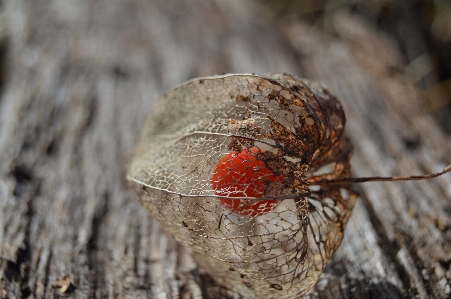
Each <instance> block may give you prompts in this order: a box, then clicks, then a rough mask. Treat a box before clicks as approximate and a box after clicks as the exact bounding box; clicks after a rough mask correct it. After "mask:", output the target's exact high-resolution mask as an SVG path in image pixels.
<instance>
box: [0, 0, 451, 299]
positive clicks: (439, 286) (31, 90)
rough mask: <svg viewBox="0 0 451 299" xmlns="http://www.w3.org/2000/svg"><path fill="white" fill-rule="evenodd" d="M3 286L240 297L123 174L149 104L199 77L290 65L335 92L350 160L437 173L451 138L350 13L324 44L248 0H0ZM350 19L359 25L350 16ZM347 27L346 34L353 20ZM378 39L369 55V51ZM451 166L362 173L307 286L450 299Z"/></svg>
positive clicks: (362, 169) (14, 293) (326, 291)
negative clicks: (337, 235) (323, 265)
mask: <svg viewBox="0 0 451 299" xmlns="http://www.w3.org/2000/svg"><path fill="white" fill-rule="evenodd" d="M3 9H4V12H3V13H4V15H7V16H9V17H8V18H6V19H5V30H6V32H7V34H8V40H7V49H8V59H7V63H6V67H7V70H5V71H3V70H2V72H5V73H6V74H7V75H6V78H5V82H4V83H3V86H4V88H3V90H2V94H1V98H0V123H1V125H0V152H1V153H2V154H1V155H0V197H1V200H0V204H1V207H0V227H1V229H0V256H1V261H0V294H2V296H4V297H6V298H31V297H39V298H53V297H55V296H57V295H58V294H59V292H60V289H59V288H53V287H52V283H53V282H55V281H57V280H61V275H62V273H67V274H69V277H70V278H71V280H72V285H73V286H74V287H73V288H71V289H69V290H68V292H67V294H68V296H69V297H71V298H107V297H108V298H110V297H111V298H239V297H240V296H239V295H238V294H235V293H233V292H232V291H230V290H228V289H227V288H224V287H222V286H219V285H217V284H216V283H215V282H214V281H213V280H212V279H211V278H210V277H208V276H206V275H204V274H202V273H201V272H200V270H198V269H197V268H196V265H195V264H194V262H193V261H192V259H191V257H190V255H189V253H188V252H187V251H186V250H185V249H184V248H182V247H180V246H179V245H177V243H176V242H175V241H174V240H173V239H171V238H170V237H168V236H166V235H165V234H164V233H163V232H162V231H161V229H160V227H159V226H158V224H157V223H156V222H155V221H153V220H152V219H151V218H150V217H149V216H148V215H147V213H146V212H145V211H144V209H142V208H141V206H140V205H139V203H138V201H137V200H136V199H135V198H134V197H133V195H132V193H131V192H130V190H129V189H128V187H127V184H126V181H125V165H126V163H127V159H128V157H129V151H130V149H131V148H132V146H133V143H134V142H135V140H136V137H137V135H138V133H139V130H140V128H141V126H142V125H143V123H144V119H145V117H146V115H147V113H148V111H149V110H150V109H151V106H152V103H153V101H155V100H156V99H157V98H158V96H159V95H160V94H161V93H162V92H164V90H166V89H167V88H169V87H171V86H173V85H175V84H178V83H181V82H183V81H186V80H188V79H190V78H192V77H198V76H206V75H212V74H216V73H224V72H256V73H268V72H288V73H294V74H296V75H300V76H307V77H311V78H315V79H319V80H321V81H324V82H326V84H327V85H328V86H329V87H330V89H331V90H332V91H333V92H335V93H336V94H337V95H338V96H339V97H340V99H341V100H342V101H343V104H344V106H345V111H346V113H347V118H348V120H349V121H348V133H349V136H350V137H351V139H352V141H353V143H354V144H355V147H356V149H355V154H354V160H353V165H354V173H355V175H358V176H363V175H389V174H393V175H394V174H404V173H407V174H416V173H425V172H433V171H437V170H439V169H440V168H442V167H443V166H445V164H446V163H447V162H449V160H450V157H449V155H448V154H446V153H449V152H450V144H451V143H450V142H449V141H450V140H449V139H450V138H449V136H446V135H444V133H443V132H442V130H441V129H440V128H439V127H438V126H437V125H436V124H435V122H434V119H433V118H432V117H431V116H430V115H429V114H428V113H427V112H425V111H424V110H423V109H422V108H421V106H420V103H419V102H418V99H417V97H418V92H417V91H416V90H415V88H414V87H413V85H412V84H411V83H410V81H409V79H408V78H407V77H406V76H405V75H404V74H403V73H402V72H401V71H400V70H402V69H403V65H402V62H401V61H400V59H399V57H398V55H399V54H397V53H398V49H397V47H396V45H394V44H393V43H391V42H390V41H387V40H386V38H385V37H383V36H379V35H377V34H375V33H374V30H373V29H371V28H366V27H365V26H364V25H362V24H361V23H357V25H355V26H349V27H346V24H350V22H359V21H358V20H355V18H353V17H352V16H349V15H341V16H337V19H336V27H335V29H336V31H337V32H338V33H339V36H338V37H337V38H335V39H333V40H328V39H327V38H324V37H323V35H322V34H321V33H320V32H316V31H314V30H312V29H311V28H310V27H309V26H306V25H305V24H302V23H299V22H294V23H290V24H282V25H280V24H279V25H276V24H275V23H274V22H273V21H272V20H270V19H268V18H266V17H264V14H263V13H262V12H261V10H260V8H259V7H258V6H252V3H250V2H248V1H190V2H189V3H188V2H186V1H182V0H172V1H162V0H161V1H139V0H130V1H118V0H113V1H108V3H106V2H105V1H100V0H95V1H93V0H80V1H72V0H70V1H69V0H68V1H60V0H41V1H38V2H28V1H23V0H8V1H4V8H3ZM355 28H361V30H360V31H359V30H355ZM353 29H354V31H353ZM372 51H374V52H372ZM449 181H450V176H449V175H446V176H444V177H442V178H437V179H435V180H433V181H429V182H421V183H418V182H415V183H402V184H400V183H385V184H376V183H374V184H367V185H363V186H361V187H358V188H360V189H359V190H360V191H361V192H362V195H363V196H362V200H360V201H359V202H358V204H357V206H356V208H355V211H354V215H353V216H352V218H351V220H350V223H349V226H348V228H347V230H346V237H345V240H344V242H343V244H342V246H341V247H340V249H339V250H338V251H337V253H336V254H335V256H334V258H333V261H332V262H331V264H330V265H329V266H328V267H327V269H326V271H325V274H324V275H323V276H322V278H321V280H320V282H319V283H318V285H317V286H316V287H315V288H314V290H313V291H312V292H311V293H310V294H309V295H307V297H309V298H372V297H374V298H381V297H384V298H406V297H419V298H446V297H447V296H449V294H450V286H449V283H450V280H451V277H450V263H449V260H450V258H451V256H450V252H451V250H450V237H449V227H450V220H449V219H451V217H450V214H451V209H450V208H449V207H450V199H451V189H450V187H449V185H450V184H449Z"/></svg>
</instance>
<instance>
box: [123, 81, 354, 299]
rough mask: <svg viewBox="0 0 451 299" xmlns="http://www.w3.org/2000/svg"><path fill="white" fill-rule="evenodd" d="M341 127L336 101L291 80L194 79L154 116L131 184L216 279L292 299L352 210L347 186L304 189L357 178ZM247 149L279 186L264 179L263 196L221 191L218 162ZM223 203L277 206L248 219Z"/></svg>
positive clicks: (307, 283)
mask: <svg viewBox="0 0 451 299" xmlns="http://www.w3.org/2000/svg"><path fill="white" fill-rule="evenodd" d="M344 125H345V115H344V112H343V109H342V107H341V104H340V102H339V101H338V100H337V99H336V98H335V97H334V96H333V95H331V94H330V93H329V92H328V91H327V90H326V89H325V88H324V87H322V86H321V85H320V84H318V83H316V82H311V81H307V80H301V79H298V78H296V77H294V76H291V75H287V74H274V75H270V76H268V77H264V76H259V75H254V74H244V75H238V74H230V75H223V76H213V77H207V78H201V79H194V80H192V81H189V82H187V83H185V84H182V85H180V86H178V87H175V88H174V89H172V90H170V91H168V92H167V93H166V94H164V95H163V96H162V97H161V99H160V100H159V101H158V102H157V104H156V105H155V106H154V108H153V110H152V112H151V114H150V116H149V118H148V121H147V123H146V125H145V127H144V130H143V132H142V134H141V137H140V140H139V142H138V144H137V146H136V148H135V150H134V157H133V159H132V162H131V163H130V165H129V171H128V180H129V181H130V184H131V186H132V187H133V189H134V191H135V193H136V194H137V195H138V197H139V198H140V200H141V203H142V204H143V206H144V207H145V208H146V209H147V210H148V211H149V212H150V214H151V215H152V216H153V217H154V218H155V219H157V220H158V221H159V222H160V223H161V224H162V227H163V229H164V230H165V231H166V232H167V233H169V234H170V235H172V236H173V237H174V238H175V239H177V240H178V241H179V242H181V243H183V244H184V245H186V246H187V247H188V248H190V249H191V250H192V252H193V257H194V258H195V260H196V262H197V263H198V265H199V266H200V268H201V269H203V270H204V271H206V272H208V273H210V274H211V275H212V276H213V277H214V278H215V279H216V280H217V281H219V282H220V283H222V284H224V285H226V286H228V287H230V288H232V289H234V290H236V291H237V292H239V293H241V294H243V295H245V296H249V297H252V298H293V297H294V296H298V295H301V294H304V293H305V292H307V291H308V290H309V289H310V288H312V287H313V285H314V284H315V283H316V281H317V280H318V279H319V276H320V275H321V273H322V272H323V269H324V267H325V266H326V264H327V262H328V261H329V260H330V258H331V256H332V254H333V253H334V251H335V250H336V249H337V248H338V246H339V245H340V243H341V240H342V238H343V230H344V228H345V225H346V223H347V221H348V218H349V216H350V214H351V211H352V208H353V206H354V202H355V199H356V195H355V194H354V193H353V192H352V191H351V190H350V188H349V187H350V185H349V184H345V183H342V184H316V186H309V182H310V183H314V182H315V181H322V180H332V181H333V180H337V179H341V178H347V177H350V175H351V173H350V162H349V159H350V153H351V150H352V146H351V144H350V143H349V141H348V140H347V139H346V138H345V137H344V136H343V130H344ZM250 149H252V151H253V153H254V154H253V155H255V157H254V158H253V159H254V160H258V161H262V162H263V164H262V165H263V167H266V169H268V170H269V171H270V172H272V174H273V175H274V176H278V177H279V178H283V180H282V181H279V182H278V183H274V182H271V180H269V179H268V178H266V179H265V178H261V179H262V180H263V181H264V182H265V183H264V188H263V189H264V190H263V191H262V194H261V195H260V196H258V198H256V197H250V196H248V195H247V194H246V191H241V193H239V196H237V194H234V190H236V189H237V188H238V189H240V188H241V189H242V190H249V188H251V187H249V186H239V184H240V180H239V179H238V180H237V181H235V182H234V183H233V184H234V186H233V188H229V189H227V188H224V187H222V189H221V190H215V189H214V188H213V186H218V184H219V183H218V182H216V181H214V182H212V180H213V177H214V178H215V180H216V179H217V177H218V176H217V175H216V176H213V173H214V172H215V167H216V165H218V163H219V161H221V158H222V157H224V156H225V155H227V154H230V153H232V154H234V155H235V156H236V155H237V154H238V153H240V152H243V151H249V150H250ZM235 153H237V154H235ZM245 162H246V161H243V163H245ZM243 165H244V164H243ZM255 168H256V169H246V174H248V173H249V171H251V172H254V171H255V172H258V171H259V169H258V167H255ZM230 172H233V169H230ZM247 185H249V184H247ZM226 189H227V190H226ZM240 194H241V195H240ZM243 194H244V195H243ZM248 194H250V192H249V193H248ZM224 198H226V199H228V200H239V201H240V205H241V203H243V204H244V205H246V204H249V203H250V204H251V205H252V204H253V203H254V202H258V201H260V200H264V199H267V200H269V201H273V202H276V204H275V205H274V206H273V207H271V208H270V209H269V210H265V211H264V212H262V213H248V214H247V215H246V213H242V212H240V211H238V210H236V209H235V210H234V208H233V207H230V206H229V207H228V206H227V205H224V204H223V203H221V201H220V199H222V200H224Z"/></svg>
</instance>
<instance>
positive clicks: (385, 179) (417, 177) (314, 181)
mask: <svg viewBox="0 0 451 299" xmlns="http://www.w3.org/2000/svg"><path fill="white" fill-rule="evenodd" d="M449 171H451V164H450V165H448V167H446V168H445V169H444V170H442V171H440V172H436V173H431V174H425V175H412V176H393V177H378V176H375V177H363V178H341V179H333V180H328V179H324V178H321V177H312V178H308V179H307V182H308V183H309V184H310V185H326V184H344V183H366V182H394V181H418V180H426V179H431V178H435V177H438V176H441V175H442V174H445V173H447V172H449Z"/></svg>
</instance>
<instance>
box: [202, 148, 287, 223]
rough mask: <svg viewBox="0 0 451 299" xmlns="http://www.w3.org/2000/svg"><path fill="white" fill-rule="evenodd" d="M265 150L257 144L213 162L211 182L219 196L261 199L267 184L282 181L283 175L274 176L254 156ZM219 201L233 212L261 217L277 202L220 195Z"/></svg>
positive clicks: (277, 202)
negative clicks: (215, 162)
mask: <svg viewBox="0 0 451 299" xmlns="http://www.w3.org/2000/svg"><path fill="white" fill-rule="evenodd" d="M259 151H260V152H264V150H260V149H258V148H257V147H251V148H249V149H244V150H242V151H241V152H239V153H237V152H235V151H233V152H230V153H229V154H227V155H225V156H224V157H223V158H222V159H221V160H220V161H219V162H218V164H217V165H216V167H215V169H214V171H213V176H212V177H211V184H212V186H213V189H214V190H215V194H216V195H218V196H227V197H255V198H261V197H262V196H263V195H264V194H265V188H266V187H267V186H268V184H269V183H271V182H273V183H280V184H282V183H283V176H275V175H274V174H273V173H272V172H271V171H270V170H269V169H268V168H266V166H265V163H263V161H262V160H258V159H257V158H256V157H255V156H256V154H257V153H258V152H259ZM219 202H220V203H221V204H222V205H224V206H225V207H226V208H227V209H229V210H232V211H233V212H235V213H237V214H239V215H243V216H249V217H255V216H261V215H263V214H265V213H268V212H270V211H272V210H273V209H274V208H275V207H276V206H277V205H278V204H279V201H278V200H273V199H262V200H258V199H231V198H224V197H220V198H219Z"/></svg>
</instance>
